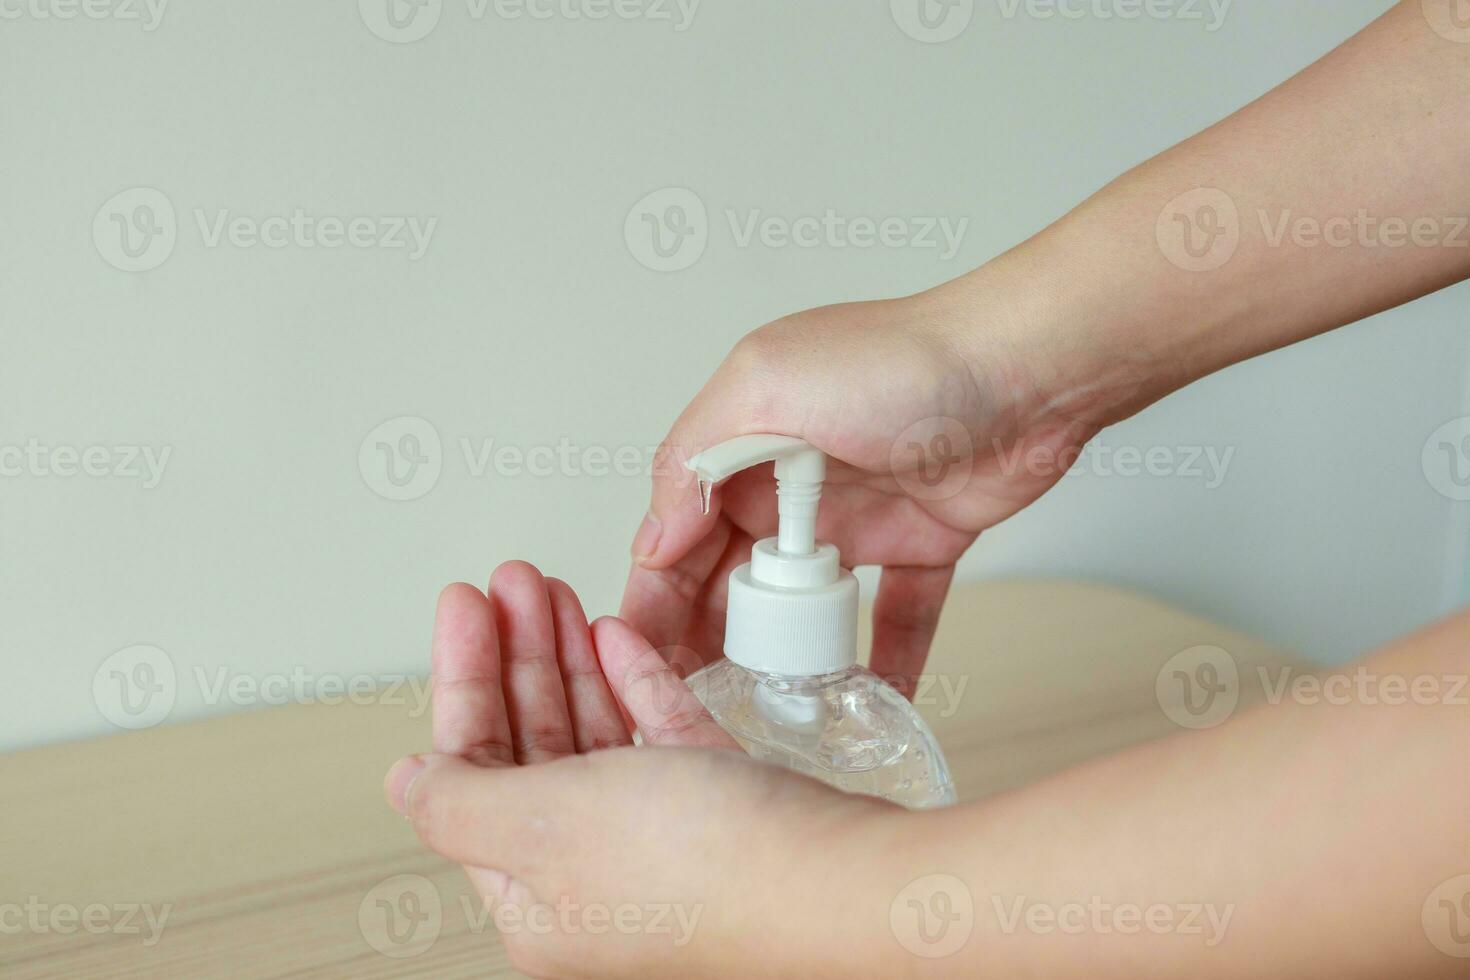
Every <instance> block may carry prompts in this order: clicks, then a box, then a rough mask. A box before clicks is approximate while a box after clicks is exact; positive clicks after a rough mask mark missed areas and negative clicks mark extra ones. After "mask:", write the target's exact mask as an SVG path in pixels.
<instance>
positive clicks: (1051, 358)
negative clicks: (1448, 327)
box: [935, 0, 1470, 424]
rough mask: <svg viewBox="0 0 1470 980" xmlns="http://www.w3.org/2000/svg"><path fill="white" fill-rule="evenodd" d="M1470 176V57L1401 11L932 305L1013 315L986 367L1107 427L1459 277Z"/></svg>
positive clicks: (1466, 246) (991, 322)
mask: <svg viewBox="0 0 1470 980" xmlns="http://www.w3.org/2000/svg"><path fill="white" fill-rule="evenodd" d="M1444 2H1445V3H1446V4H1449V3H1452V2H1453V0H1444ZM1467 161H1470V44H1461V43H1454V42H1452V41H1450V40H1447V39H1446V38H1444V37H1442V36H1441V35H1440V34H1438V33H1436V32H1435V31H1434V30H1433V29H1432V28H1431V26H1430V23H1429V20H1428V19H1427V17H1426V14H1425V12H1424V10H1423V8H1422V7H1421V4H1420V0H1411V2H1406V3H1402V4H1400V5H1399V6H1397V7H1395V8H1394V9H1392V10H1391V11H1389V12H1388V13H1387V14H1386V15H1385V16H1384V17H1383V18H1381V19H1380V20H1378V21H1377V22H1375V23H1374V24H1372V25H1370V26H1369V27H1368V28H1367V29H1366V30H1364V31H1363V32H1362V33H1360V34H1359V35H1357V36H1356V37H1354V38H1352V39H1351V40H1349V41H1348V42H1347V43H1346V44H1344V45H1343V46H1342V47H1340V48H1339V49H1337V50H1336V51H1334V52H1332V53H1331V54H1330V55H1328V56H1327V57H1326V58H1324V59H1322V60H1321V61H1320V62H1318V63H1317V64H1315V65H1312V66H1311V67H1310V68H1308V69H1307V70H1306V71H1304V72H1302V73H1301V74H1300V75H1298V76H1296V77H1295V78H1293V79H1291V80H1290V81H1288V82H1286V83H1285V84H1283V85H1281V86H1280V87H1279V88H1277V89H1276V90H1274V91H1272V92H1270V93H1269V94H1267V95H1266V96H1264V97H1263V98H1261V99H1260V100H1258V101H1257V102H1255V103H1254V104H1252V105H1250V106H1247V107H1246V108H1244V109H1242V110H1241V111H1240V112H1237V113H1236V114H1234V115H1233V116H1231V117H1229V118H1228V119H1226V120H1224V121H1222V122H1221V123H1219V124H1218V125H1216V126H1213V127H1211V128H1210V129H1208V130H1206V131H1205V132H1203V133H1201V134H1199V135H1198V136H1195V137H1194V138H1192V139H1190V140H1188V141H1186V142H1184V143H1182V144H1180V145H1179V146H1176V147H1174V148H1173V149H1170V150H1168V151H1167V152H1165V153H1163V154H1161V155H1160V156H1158V157H1155V158H1154V159H1152V160H1150V161H1148V162H1146V163H1144V164H1142V165H1141V166H1139V167H1137V168H1135V169H1134V170H1132V171H1130V172H1129V173H1127V174H1125V175H1124V176H1122V177H1120V178H1119V179H1117V180H1116V181H1114V182H1113V183H1111V184H1110V185H1108V186H1107V187H1106V188H1104V189H1103V190H1102V191H1100V192H1099V193H1098V194H1096V195H1095V196H1094V197H1092V198H1091V199H1090V200H1088V201H1087V202H1085V203H1084V204H1082V205H1081V206H1080V207H1078V208H1077V209H1076V210H1075V211H1073V212H1072V213H1071V214H1069V215H1067V216H1066V217H1065V218H1063V219H1062V220H1061V221H1059V222H1057V223H1056V224H1055V225H1053V226H1052V227H1050V228H1048V229H1047V230H1046V231H1044V232H1042V233H1041V234H1039V235H1038V236H1036V237H1035V238H1033V239H1032V240H1030V241H1028V242H1026V243H1025V244H1023V245H1021V246H1020V247H1018V248H1016V249H1014V250H1012V251H1011V252H1009V253H1007V254H1006V255H1004V256H1001V257H1000V258H999V259H997V260H995V261H994V262H992V263H990V264H989V265H987V266H985V267H982V268H981V269H979V270H977V271H976V272H974V273H971V274H970V275H968V276H966V277H963V278H961V279H959V280H956V281H955V282H953V283H950V284H947V285H946V286H943V287H940V289H939V290H936V291H935V292H936V294H938V295H941V296H943V297H944V298H945V301H946V302H949V303H951V304H954V303H958V304H960V305H961V306H967V307H969V308H972V309H974V310H975V311H977V313H978V312H979V311H981V310H984V309H987V308H989V309H993V304H995V303H996V302H997V301H999V302H1002V303H1004V304H1007V306H1008V307H1009V308H1010V309H1009V312H1008V313H1007V315H1006V316H1007V318H1006V322H1005V323H1004V324H1002V329H1000V330H998V331H997V330H996V318H995V317H994V315H993V314H992V315H990V316H989V318H988V320H986V321H985V322H984V323H983V326H982V327H981V328H980V330H979V331H978V332H977V335H976V336H975V337H974V338H973V343H974V344H976V345H977V347H976V349H977V351H978V356H979V358H980V359H981V360H983V361H988V362H990V363H994V362H995V361H996V360H997V357H998V355H997V349H996V344H995V342H996V340H997V339H998V338H997V334H999V335H1000V338H1001V339H1003V341H1004V344H1005V345H1006V347H1007V354H1009V355H1014V357H1013V358H1012V360H1013V362H1014V363H1019V364H1022V365H1025V370H1026V371H1027V372H1029V373H1030V374H1031V375H1032V377H1031V378H1030V380H1032V381H1034V383H1035V384H1036V385H1037V387H1038V389H1039V390H1041V391H1042V392H1043V393H1044V394H1045V395H1046V397H1048V398H1050V399H1054V400H1056V401H1060V402H1063V403H1066V402H1069V401H1074V402H1077V403H1079V405H1080V406H1081V408H1082V409H1083V410H1085V411H1087V412H1092V413H1095V414H1096V415H1098V417H1097V418H1096V419H1095V420H1094V421H1097V422H1098V423H1099V424H1106V423H1109V422H1112V421H1116V420H1117V419H1118V418H1121V417H1124V416H1126V415H1128V414H1131V413H1132V412H1134V411H1137V410H1138V409H1140V408H1142V407H1144V406H1146V405H1147V404H1149V403H1150V402H1152V401H1154V400H1156V399H1158V398H1160V397H1163V396H1164V395H1166V394H1168V393H1169V392H1170V391H1172V390H1174V389H1176V388H1178V387H1180V386H1182V385H1184V384H1187V383H1189V382H1190V381H1193V380H1195V379H1197V378H1199V377H1202V376H1204V375H1206V374H1209V373H1211V372H1213V371H1216V370H1218V369H1220V368H1222V367H1225V366H1227V365H1229V364H1232V363H1235V362H1237V361H1240V360H1243V359H1245V358H1248V357H1252V356H1254V355H1256V354H1260V353H1263V352H1265V351H1269V350H1272V349H1275V348H1277V347H1281V346H1284V345H1286V344H1290V343H1293V342H1295V341H1298V340H1301V339H1304V338H1306V337H1310V336H1312V335H1314V334H1317V333H1320V332H1322V331H1325V330H1329V329H1332V328H1334V327H1337V326H1340V325H1342V324H1345V323H1350V322H1352V321H1355V320H1358V319H1361V318H1363V317H1365V316H1369V315H1371V314H1373V313H1376V312H1379V311H1381V310H1384V309H1387V308H1390V307H1393V306H1396V305H1398V304H1401V303H1404V302H1407V301H1409V300H1411V299H1414V298H1416V297H1418V296H1422V295H1424V294H1426V293H1429V292H1432V291H1434V290H1436V289H1439V288H1442V287H1444V286H1446V285H1449V284H1451V283H1453V282H1456V281H1459V280H1461V279H1463V278H1465V277H1467V276H1470V229H1467V227H1466V219H1467V217H1470V167H1467V166H1466V164H1467ZM1181 195H1184V197H1183V198H1182V199H1181ZM1202 209H1203V210H1202ZM1210 209H1213V210H1210ZM1186 236H1188V239H1187V240H1186ZM1237 236H1238V238H1237ZM977 322H979V321H978V318H977Z"/></svg>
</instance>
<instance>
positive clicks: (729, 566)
mask: <svg viewBox="0 0 1470 980" xmlns="http://www.w3.org/2000/svg"><path fill="white" fill-rule="evenodd" d="M754 544H755V539H754V538H752V537H751V536H750V535H748V534H746V533H745V532H744V531H741V530H739V529H735V530H733V531H732V532H731V534H730V541H729V543H728V544H727V545H725V553H724V554H723V555H721V556H720V560H719V562H718V563H717V564H716V565H715V567H714V568H713V569H712V570H711V571H710V574H709V578H708V579H707V580H706V581H705V583H704V590H703V591H702V592H700V594H699V598H698V599H696V600H695V603H694V610H693V614H692V615H691V616H690V618H689V625H688V627H687V628H686V629H685V631H684V639H683V641H682V644H683V645H684V646H686V647H688V648H690V649H692V650H694V651H695V653H696V655H697V656H698V659H699V661H700V663H702V664H709V663H713V662H714V661H716V660H718V659H720V657H722V656H723V655H724V652H725V619H726V613H727V612H728V611H729V606H730V573H731V572H733V571H734V570H735V569H736V568H738V567H739V566H741V565H743V564H745V563H746V562H748V561H750V549H751V546H752V545H754ZM665 659H668V658H667V657H665Z"/></svg>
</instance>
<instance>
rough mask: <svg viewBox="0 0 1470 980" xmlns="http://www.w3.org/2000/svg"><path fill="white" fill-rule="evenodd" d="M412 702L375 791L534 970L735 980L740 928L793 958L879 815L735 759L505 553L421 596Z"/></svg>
mask: <svg viewBox="0 0 1470 980" xmlns="http://www.w3.org/2000/svg"><path fill="white" fill-rule="evenodd" d="M433 709H434V726H433V727H434V735H433V739H434V753H432V754H429V755H423V756H412V757H409V758H408V759H405V760H403V761H401V762H400V763H398V765H396V766H394V768H393V769H392V771H391V772H390V773H389V774H388V778H387V793H388V797H389V800H390V802H391V803H392V804H393V805H394V807H396V808H397V809H398V810H399V811H400V812H403V813H405V814H407V815H408V816H409V817H410V818H411V820H412V821H413V825H414V828H415V830H416V831H417V832H418V834H419V836H420V837H421V838H422V839H423V841H424V842H425V843H426V844H427V845H428V846H429V847H430V848H432V849H433V850H435V851H437V852H438V853H440V854H442V855H444V856H446V857H449V858H451V859H453V860H455V861H458V862H459V863H461V864H462V865H464V866H465V869H466V871H467V873H468V874H469V877H470V880H471V882H472V884H473V885H474V887H475V888H476V890H477V891H478V892H479V893H480V894H481V895H482V896H483V898H484V900H485V902H486V905H487V909H488V910H489V912H490V914H491V917H492V921H493V922H495V924H496V925H497V927H498V928H499V929H500V931H501V933H502V936H503V938H504V941H505V944H506V947H507V949H508V951H509V952H510V955H511V959H512V962H513V963H514V964H515V965H516V966H517V967H518V968H519V969H521V970H524V971H526V972H528V973H531V974H533V975H536V976H630V977H631V976H637V977H652V976H662V975H677V976H711V977H718V976H741V975H750V972H751V971H752V970H757V969H758V961H752V960H751V959H750V957H753V956H757V957H758V956H759V955H760V945H759V944H753V943H752V937H759V939H760V942H761V943H780V944H781V948H783V949H785V950H786V951H787V952H786V954H785V955H788V956H790V957H792V958H793V959H792V962H793V963H795V962H800V960H801V958H802V957H803V956H805V955H807V954H806V953H803V952H802V951H803V950H812V949H814V948H815V947H814V946H813V938H812V936H811V935H809V934H804V933H805V932H806V930H807V929H808V928H810V927H811V925H812V921H811V918H812V915H813V914H818V913H819V914H820V915H821V916H823V917H824V920H825V919H826V917H828V916H831V915H834V914H842V913H843V910H844V903H845V902H846V901H847V899H846V898H844V897H843V894H844V892H842V891H840V890H839V891H838V892H837V893H836V894H835V896H834V894H833V893H832V892H831V891H829V889H832V888H833V887H834V884H835V885H837V886H838V887H839V889H840V887H841V885H842V884H843V881H842V879H843V876H844V875H846V876H848V877H855V876H857V875H859V874H867V873H868V872H869V870H870V869H871V868H872V867H873V862H872V861H871V860H869V861H868V862H867V863H866V865H865V863H864V861H863V860H859V859H857V857H856V855H859V854H861V853H863V852H864V850H865V849H866V848H868V847H872V846H880V844H879V843H878V842H879V841H881V840H882V839H883V837H882V834H883V833H884V832H883V831H882V827H883V826H884V825H885V824H886V821H890V820H892V819H893V817H894V814H895V808H893V807H891V806H890V805H888V804H886V803H882V802H880V801H877V800H872V799H867V798H862V797H854V796H848V795H845V794H842V793H839V792H837V791H836V790H833V789H830V788H829V787H826V786H824V785H822V784H820V783H818V782H816V781H814V780H811V779H807V778H806V777H803V776H799V775H796V774H794V773H791V772H788V771H786V770H782V769H777V768H775V767H772V766H767V765H762V764H759V763H757V762H755V761H753V760H752V759H750V758H749V757H748V756H746V755H745V754H744V753H743V752H741V751H740V750H739V747H738V746H737V745H736V744H735V742H734V741H733V740H732V739H731V738H730V736H729V735H727V734H726V733H725V732H724V731H723V730H722V729H720V728H719V726H718V725H717V724H716V723H715V722H714V720H713V719H712V718H711V717H710V715H709V713H708V712H706V711H705V709H704V707H703V705H701V704H700V702H699V701H698V699H697V698H695V697H694V694H693V692H691V691H690V690H689V688H688V686H687V685H685V684H684V682H683V681H682V680H681V679H680V678H679V677H678V676H677V674H675V672H674V671H673V670H672V669H671V668H670V667H669V666H668V664H666V663H665V662H664V660H663V658H661V657H660V656H659V655H658V653H657V652H656V651H655V650H654V649H653V648H652V647H651V646H650V645H649V644H648V643H647V642H646V641H645V640H644V639H643V638H642V637H641V636H639V635H638V634H637V633H636V632H635V631H633V630H632V629H630V628H629V627H628V626H627V625H626V624H624V623H622V622H621V621H619V620H616V619H610V618H608V619H601V620H599V621H597V622H596V623H595V624H593V625H592V626H590V627H589V626H588V623H587V619H586V616H585V615H584V613H583V611H582V607H581V605H580V604H579V603H578V601H577V597H576V595H575V594H574V593H573V592H572V590H571V589H570V588H569V587H568V586H567V585H566V584H565V583H564V582H560V581H558V580H555V579H543V578H542V576H541V575H540V573H539V572H538V571H537V570H536V569H535V568H534V567H532V566H530V565H527V564H525V563H523V562H511V563H508V564H506V565H502V566H501V567H500V568H498V569H497V570H496V572H495V574H494V575H493V576H492V577H491V580H490V588H489V591H488V594H487V593H485V592H481V591H480V590H479V589H477V588H475V587H474V586H471V585H463V584H460V585H453V586H450V587H449V588H448V589H446V590H445V591H444V593H443V594H442V595H441V597H440V600H439V608H438V613H437V616H436V620H435V626H434V646H433ZM624 712H626V716H627V717H628V718H629V719H631V721H632V722H633V723H635V724H636V725H637V727H638V730H639V731H640V733H641V735H642V738H643V741H644V743H645V745H644V747H641V748H634V747H632V742H631V739H630V737H629V734H628V726H627V723H626V721H625V716H624ZM875 835H878V836H876V837H875ZM848 891H851V892H854V893H856V892H857V891H860V889H856V887H855V886H854V888H852V889H848ZM871 891H872V890H871V889H869V890H868V892H871ZM880 906H881V907H879V906H875V908H873V909H867V910H865V912H864V913H862V914H865V915H866V917H868V918H871V919H873V925H875V926H876V925H877V924H878V921H879V920H878V919H877V918H876V913H877V912H880V911H883V910H884V909H886V905H885V904H882V903H880ZM852 914H853V915H857V914H859V913H858V912H856V911H854V912H853V913H852ZM834 921H835V920H834Z"/></svg>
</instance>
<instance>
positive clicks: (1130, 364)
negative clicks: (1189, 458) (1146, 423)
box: [915, 215, 1193, 429]
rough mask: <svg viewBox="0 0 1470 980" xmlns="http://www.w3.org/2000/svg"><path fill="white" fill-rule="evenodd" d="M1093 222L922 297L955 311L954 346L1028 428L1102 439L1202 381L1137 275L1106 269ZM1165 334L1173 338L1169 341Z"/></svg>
mask: <svg viewBox="0 0 1470 980" xmlns="http://www.w3.org/2000/svg"><path fill="white" fill-rule="evenodd" d="M1094 223H1095V222H1094V220H1093V219H1090V218H1088V217H1087V216H1076V215H1073V216H1068V217H1067V218H1065V219H1063V220H1062V221H1060V222H1058V223H1057V224H1055V225H1053V226H1052V227H1050V228H1048V229H1047V230H1045V231H1043V232H1042V233H1041V234H1039V235H1037V236H1036V237H1034V238H1032V239H1030V240H1029V241H1027V242H1024V243H1022V244H1021V245H1019V246H1017V247H1016V248H1014V249H1012V250H1011V251H1009V252H1006V253H1004V254H1002V255H1000V256H997V257H996V258H995V259H993V260H991V261H990V262H988V263H986V264H985V265H983V266H981V267H980V268H978V269H976V270H974V271H973V272H970V273H968V274H966V275H964V276H961V277H960V278H958V279H955V280H952V281H951V282H948V283H945V284H943V285H941V286H939V287H937V288H936V289H934V290H931V291H929V292H928V293H925V294H920V296H919V297H915V299H916V300H917V301H921V302H927V303H931V304H935V305H938V306H940V307H942V308H944V309H946V310H947V313H946V314H944V315H943V316H941V317H940V318H941V319H942V320H944V321H945V322H946V323H947V324H948V327H947V337H948V338H949V341H950V342H951V343H952V345H953V346H954V349H955V350H956V352H957V353H958V354H959V355H960V356H961V357H962V358H963V359H964V360H965V362H966V364H967V366H968V367H969V369H970V371H971V374H972V376H973V377H974V378H975V379H976V384H977V386H981V387H982V390H1000V391H1005V392H1007V394H1008V397H1009V398H1010V399H1011V400H1012V402H1013V403H1014V404H1012V405H1011V406H1010V407H1011V408H1012V409H1014V410H1016V412H1017V416H1018V420H1019V421H1020V422H1022V423H1023V425H1025V424H1032V423H1045V422H1048V421H1054V420H1058V419H1063V420H1067V421H1070V422H1075V423H1078V424H1080V425H1082V426H1084V427H1087V428H1092V429H1100V428H1102V427H1104V426H1107V425H1111V424H1113V423H1114V422H1118V421H1121V420H1122V419H1125V418H1127V417H1129V416H1130V415H1133V414H1135V413H1136V412H1138V411H1141V410H1142V409H1143V408H1145V407H1147V406H1148V405H1150V404H1152V403H1153V402H1155V401H1157V400H1158V399H1160V398H1162V397H1164V396H1165V395H1167V394H1169V393H1170V392H1172V391H1174V390H1175V389H1177V388H1179V387H1182V386H1183V385H1185V384H1187V383H1188V382H1189V381H1191V380H1193V378H1192V377H1190V376H1188V374H1187V372H1186V371H1185V370H1184V369H1183V365H1184V364H1185V363H1186V362H1187V360H1188V358H1187V355H1186V352H1183V351H1180V350H1178V349H1177V348H1176V346H1175V345H1174V344H1172V343H1169V342H1167V341H1169V340H1171V339H1173V338H1171V336H1170V334H1171V331H1169V330H1168V329H1167V327H1168V326H1170V325H1171V323H1172V320H1173V315H1172V314H1170V313H1169V312H1167V311H1164V310H1159V309H1153V308H1151V306H1150V304H1148V303H1146V302H1145V296H1146V289H1145V288H1144V287H1143V286H1142V285H1135V284H1140V283H1141V282H1142V277H1141V276H1139V275H1138V274H1137V270H1128V269H1117V268H1112V267H1109V265H1108V264H1107V263H1104V262H1101V261H1097V257H1098V256H1099V255H1107V254H1112V253H1111V252H1108V251H1106V246H1105V245H1102V244H1099V242H1101V241H1103V239H1101V238H1099V236H1098V234H1097V233H1096V231H1094V230H1091V229H1089V227H1088V226H1089V225H1091V224H1094ZM1160 327H1163V328H1164V329H1159V328H1160Z"/></svg>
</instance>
